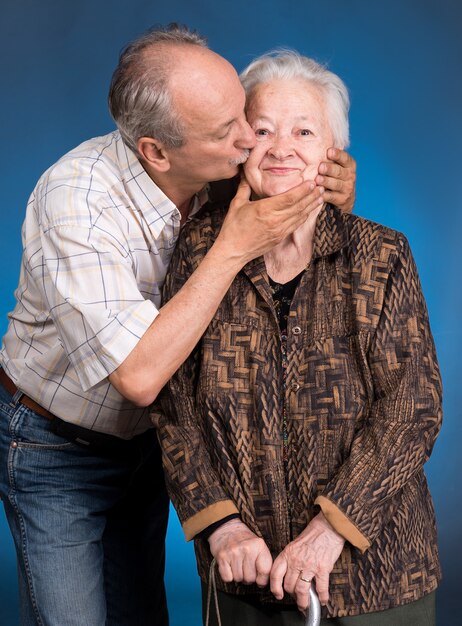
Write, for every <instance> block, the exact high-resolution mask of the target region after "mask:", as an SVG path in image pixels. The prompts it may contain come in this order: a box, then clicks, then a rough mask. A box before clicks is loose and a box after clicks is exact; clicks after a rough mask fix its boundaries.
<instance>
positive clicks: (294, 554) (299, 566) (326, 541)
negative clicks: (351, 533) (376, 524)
mask: <svg viewBox="0 0 462 626" xmlns="http://www.w3.org/2000/svg"><path fill="white" fill-rule="evenodd" d="M344 543H345V540H344V538H343V537H342V536H341V535H339V534H338V533H337V532H336V531H335V530H334V529H333V528H332V526H331V525H330V524H329V522H328V521H327V520H326V518H325V517H324V515H323V514H322V513H319V514H318V515H316V517H314V518H313V519H312V520H311V522H310V523H309V524H308V526H307V527H306V528H305V530H304V531H303V532H302V533H301V534H300V535H299V536H298V537H297V538H296V539H295V540H294V541H291V543H289V544H288V545H287V546H286V547H285V548H284V550H283V551H282V552H281V554H280V555H279V556H278V557H277V558H276V559H275V561H274V563H273V567H272V570H271V577H270V579H271V591H272V593H273V595H274V596H275V597H276V598H277V599H278V600H282V598H283V597H284V591H286V592H287V593H290V594H292V595H293V596H295V600H296V602H297V606H298V608H299V609H300V611H302V612H304V611H306V609H307V607H308V606H309V593H310V581H311V580H312V579H316V591H317V593H318V596H319V600H320V602H321V604H323V605H325V604H327V602H328V600H329V574H330V573H331V571H332V568H333V567H334V564H335V562H336V561H337V559H338V558H339V556H340V553H341V552H342V549H343V545H344ZM303 579H305V580H303ZM307 581H308V582H307Z"/></svg>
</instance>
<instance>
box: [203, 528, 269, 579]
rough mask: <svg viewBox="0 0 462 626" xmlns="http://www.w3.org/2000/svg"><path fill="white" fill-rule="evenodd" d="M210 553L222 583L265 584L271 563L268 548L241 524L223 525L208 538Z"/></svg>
mask: <svg viewBox="0 0 462 626" xmlns="http://www.w3.org/2000/svg"><path fill="white" fill-rule="evenodd" d="M209 545H210V551H211V553H212V555H213V556H214V557H215V559H216V561H217V563H218V571H219V572H220V576H221V578H222V580H224V582H226V583H229V582H231V581H233V580H234V581H235V582H237V583H240V582H244V583H245V584H248V585H250V584H251V583H257V585H259V586H260V587H264V586H266V585H267V584H268V581H269V574H270V572H271V566H272V564H273V559H272V557H271V553H270V551H269V550H268V546H267V545H266V543H265V542H264V541H263V539H262V538H261V537H258V536H257V535H256V534H255V533H253V532H252V531H251V530H250V528H248V526H246V525H245V524H244V523H243V522H241V520H238V519H233V520H230V521H229V522H226V523H225V524H223V525H222V526H220V527H219V528H217V530H215V532H213V533H212V534H211V535H210V537H209Z"/></svg>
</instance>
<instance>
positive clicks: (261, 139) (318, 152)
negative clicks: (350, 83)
mask: <svg viewBox="0 0 462 626" xmlns="http://www.w3.org/2000/svg"><path fill="white" fill-rule="evenodd" d="M247 120H248V122H249V124H250V126H251V127H252V129H253V131H254V132H255V135H256V138H257V144H256V146H255V148H253V149H252V151H251V153H250V157H249V159H248V160H247V162H246V164H245V165H244V171H245V175H246V177H247V180H248V181H249V184H250V186H251V187H252V189H253V191H254V193H255V194H256V195H257V196H259V197H261V198H264V197H268V196H274V195H275V194H278V193H282V192H284V191H287V190H288V189H291V188H292V187H295V186H296V185H298V184H300V183H301V182H302V180H314V179H315V177H316V175H317V173H318V166H319V163H320V162H321V161H324V160H325V159H326V151H327V148H329V147H330V146H332V145H333V137H332V132H331V130H330V127H329V123H328V120H327V114H326V106H325V103H324V96H323V93H322V91H321V90H320V89H319V88H318V87H316V86H314V85H312V84H311V83H309V82H308V81H306V80H303V79H293V80H280V79H278V80H274V81H272V82H270V83H264V84H262V85H260V86H259V87H257V88H256V90H255V91H254V93H253V95H252V96H251V101H250V104H249V106H248V108H247Z"/></svg>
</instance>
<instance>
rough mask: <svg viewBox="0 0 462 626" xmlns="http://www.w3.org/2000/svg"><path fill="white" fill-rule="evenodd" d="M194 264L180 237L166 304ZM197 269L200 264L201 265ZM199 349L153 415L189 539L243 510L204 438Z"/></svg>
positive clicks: (170, 486)
mask: <svg viewBox="0 0 462 626" xmlns="http://www.w3.org/2000/svg"><path fill="white" fill-rule="evenodd" d="M194 263H195V260H194V258H193V254H192V253H190V252H189V249H188V245H187V238H186V237H185V236H181V237H180V240H179V243H178V245H177V248H176V250H175V252H174V255H173V258H172V262H171V264H170V267H169V272H168V274H167V278H166V281H165V285H164V290H163V301H164V302H166V301H167V300H170V299H171V298H172V297H173V296H174V295H175V293H177V292H178V291H179V290H180V289H181V287H182V285H183V284H184V283H185V282H186V280H187V279H188V277H189V276H190V274H191V273H192V271H193V269H194ZM196 264H198V262H197V263H196ZM199 354H200V344H198V346H196V348H195V350H194V351H193V352H192V354H191V355H190V357H189V358H188V359H187V360H186V361H185V362H184V363H183V365H182V366H181V367H180V369H179V370H178V371H177V372H176V373H175V374H174V375H173V376H172V378H171V379H170V381H169V382H168V383H167V385H166V387H165V388H164V390H163V392H162V395H161V399H160V403H159V406H158V407H156V410H155V411H154V413H153V416H152V417H153V422H154V425H155V427H156V428H157V432H158V437H159V442H160V445H161V448H162V461H163V465H164V472H165V477H166V483H167V488H168V491H169V495H170V498H171V500H172V502H173V505H174V507H175V509H176V511H177V513H178V517H179V519H180V522H181V524H182V527H183V531H184V534H185V537H186V539H187V540H190V539H193V538H194V537H195V536H196V535H197V534H199V533H201V532H202V531H203V530H204V529H206V528H207V527H209V526H211V525H212V524H214V523H216V522H218V521H219V520H222V519H224V518H226V517H228V516H230V515H234V514H238V509H237V507H236V505H235V504H234V502H233V501H232V499H231V498H230V497H229V496H228V494H227V493H226V491H225V490H224V488H223V486H222V484H221V481H220V479H219V477H218V475H217V472H216V471H215V469H214V466H213V463H212V461H211V459H210V455H209V453H208V450H207V446H206V444H205V442H204V439H203V436H202V430H201V428H200V420H199V416H198V414H197V411H196V402H195V387H196V381H197V378H198V368H199V364H198V360H199Z"/></svg>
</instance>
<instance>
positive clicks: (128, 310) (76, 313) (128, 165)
mask: <svg viewBox="0 0 462 626" xmlns="http://www.w3.org/2000/svg"><path fill="white" fill-rule="evenodd" d="M201 200H204V197H203V196H202V197H201ZM199 205H200V200H199V198H197V199H196V206H195V210H197V209H198V208H199ZM193 212H194V211H193ZM179 232H180V213H179V211H178V209H177V208H176V206H175V205H174V204H173V203H172V201H171V200H170V199H169V198H167V197H166V196H165V195H164V193H163V192H162V191H161V190H160V189H159V188H158V187H157V186H156V185H155V184H154V182H153V181H152V180H151V178H150V177H149V176H148V174H147V173H146V172H145V170H144V169H143V167H142V165H141V163H140V162H139V160H138V158H137V157H136V155H135V154H134V153H133V152H132V151H131V150H130V149H129V148H127V147H126V146H125V144H124V143H123V141H122V139H121V137H120V135H119V133H118V132H117V131H116V132H113V133H111V134H109V135H106V136H104V137H98V138H95V139H91V140H90V141H87V142H85V143H83V144H81V145H80V146H78V147H77V148H75V149H74V150H72V151H71V152H69V153H68V154H66V155H65V156H64V157H62V158H61V159H60V160H59V161H58V162H57V163H56V164H55V165H53V166H52V167H51V168H50V169H49V170H48V171H46V172H45V173H44V174H43V176H42V177H41V178H40V180H39V182H38V184H37V186H36V188H35V190H34V192H33V193H32V196H31V198H30V200H29V203H28V206H27V213H26V218H25V222H24V225H23V232H22V236H23V247H24V253H23V258H22V267H21V275H20V281H19V286H18V289H17V291H16V299H17V303H16V307H15V309H14V311H13V312H12V313H10V315H9V318H10V323H9V327H8V330H7V333H6V335H5V337H4V339H3V345H2V351H1V359H0V361H1V364H2V367H4V369H5V371H6V372H7V373H8V375H9V376H10V378H12V379H13V380H14V382H15V383H16V385H17V386H18V387H19V388H20V389H21V390H22V391H23V392H24V393H25V394H27V395H28V396H30V397H31V398H33V399H34V400H35V401H36V402H38V403H39V404H40V405H42V406H43V407H44V408H46V409H48V410H49V411H50V412H52V413H54V414H55V415H57V416H59V417H61V418H63V419H65V420H67V421H70V422H74V423H77V424H79V425H81V426H83V427H85V428H90V429H95V430H98V431H101V432H106V433H111V434H114V435H118V436H120V437H123V438H131V437H133V436H134V435H136V434H138V433H140V432H143V431H145V430H146V429H148V428H150V427H151V426H152V424H151V422H150V419H149V412H148V409H145V408H137V407H135V406H134V405H133V404H131V403H130V402H128V401H127V400H125V399H124V398H123V397H122V396H121V395H120V394H119V393H118V392H117V391H116V389H115V388H114V387H113V386H112V385H110V384H109V382H108V379H107V377H108V375H109V374H111V372H113V371H114V370H115V369H116V368H117V367H118V366H119V365H120V364H121V363H122V362H123V361H124V359H125V358H126V357H127V356H128V354H129V353H130V352H131V351H132V350H133V348H134V347H135V346H136V344H137V342H138V341H139V339H140V338H141V337H142V335H143V334H144V333H145V332H146V330H147V329H148V327H149V326H150V325H151V323H152V322H153V321H154V319H155V318H156V316H157V315H158V307H159V305H160V289H161V287H162V283H163V280H164V277H165V273H166V271H167V267H168V265H169V262H170V257H171V255H172V252H173V249H174V247H175V243H176V240H177V238H178V235H179Z"/></svg>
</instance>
